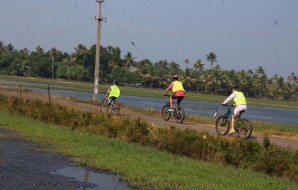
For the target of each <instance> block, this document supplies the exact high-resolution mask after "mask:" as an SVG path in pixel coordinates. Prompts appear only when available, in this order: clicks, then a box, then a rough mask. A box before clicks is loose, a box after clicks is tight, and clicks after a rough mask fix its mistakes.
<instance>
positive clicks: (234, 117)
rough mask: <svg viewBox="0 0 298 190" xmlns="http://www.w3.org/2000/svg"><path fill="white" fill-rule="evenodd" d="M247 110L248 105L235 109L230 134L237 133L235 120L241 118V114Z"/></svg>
mask: <svg viewBox="0 0 298 190" xmlns="http://www.w3.org/2000/svg"><path fill="white" fill-rule="evenodd" d="M246 109H247V106H246V105H238V106H237V107H235V109H234V113H233V117H232V124H231V129H230V133H234V132H235V120H236V119H237V117H238V116H239V114H240V112H241V111H245V110H246Z"/></svg>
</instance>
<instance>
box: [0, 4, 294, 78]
mask: <svg viewBox="0 0 298 190" xmlns="http://www.w3.org/2000/svg"><path fill="white" fill-rule="evenodd" d="M297 10H298V1H297V0H105V1H104V2H103V3H102V13H101V14H102V17H104V18H106V19H105V21H103V22H101V45H102V46H103V47H107V46H113V47H119V48H120V49H121V51H122V57H123V56H124V55H125V54H126V53H127V52H131V53H132V55H133V57H136V59H135V60H136V61H141V60H144V59H149V60H150V61H151V62H153V63H155V62H158V61H159V60H167V61H168V62H172V61H173V62H175V63H178V64H179V65H181V69H185V68H186V65H185V63H184V60H185V59H188V60H189V65H188V66H187V67H188V68H191V67H192V65H193V64H194V63H195V62H196V61H198V60H199V59H201V60H202V61H203V63H204V64H205V69H209V68H211V65H210V63H209V62H207V60H206V55H207V54H209V53H210V52H214V53H215V54H216V56H217V61H218V62H216V63H215V64H218V65H219V66H220V68H222V69H227V70H232V69H233V70H236V71H240V70H245V71H247V70H249V69H251V70H253V71H255V70H256V69H257V68H258V67H259V66H262V67H263V68H264V69H265V73H266V74H267V75H268V77H272V76H273V75H275V74H277V75H279V76H282V77H285V78H286V77H287V76H289V75H290V74H291V73H292V72H294V73H295V74H296V75H298V11H297ZM97 15H98V3H97V2H96V1H95V0H0V41H2V42H4V44H6V45H7V44H9V43H11V44H12V45H13V46H14V47H15V48H16V49H18V50H19V49H22V48H25V47H26V48H28V49H29V50H30V51H34V50H35V48H36V47H37V46H41V47H42V48H43V49H44V50H45V51H48V50H50V49H51V48H53V47H55V48H56V49H58V50H61V51H63V52H68V53H71V52H74V48H75V47H76V46H77V45H78V44H83V45H85V46H86V47H87V48H90V47H91V46H92V45H94V44H96V35H97V21H96V20H95V17H96V16H97ZM133 44H134V45H133Z"/></svg>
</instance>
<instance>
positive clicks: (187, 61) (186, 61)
mask: <svg viewBox="0 0 298 190" xmlns="http://www.w3.org/2000/svg"><path fill="white" fill-rule="evenodd" d="M184 63H185V70H186V69H187V68H188V67H187V65H188V64H189V59H184Z"/></svg>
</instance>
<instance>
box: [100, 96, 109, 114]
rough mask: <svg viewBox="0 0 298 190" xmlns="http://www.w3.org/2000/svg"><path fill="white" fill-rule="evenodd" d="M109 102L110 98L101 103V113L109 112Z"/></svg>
mask: <svg viewBox="0 0 298 190" xmlns="http://www.w3.org/2000/svg"><path fill="white" fill-rule="evenodd" d="M108 102H109V99H108V98H105V99H103V100H102V101H101V112H103V113H105V112H108V111H109V105H108Z"/></svg>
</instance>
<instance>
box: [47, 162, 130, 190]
mask: <svg viewBox="0 0 298 190" xmlns="http://www.w3.org/2000/svg"><path fill="white" fill-rule="evenodd" d="M52 174H56V175H61V176H65V177H68V178H72V179H74V180H76V181H78V182H81V183H83V184H84V185H83V186H82V187H80V188H78V189H79V190H103V189H113V190H132V188H130V187H128V186H127V185H126V184H125V183H124V182H123V181H121V180H120V177H119V176H118V175H115V174H110V173H107V172H101V173H99V172H94V171H91V170H89V169H88V168H84V167H81V166H69V167H65V168H62V169H58V170H56V171H55V172H52Z"/></svg>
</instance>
